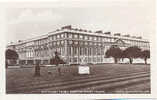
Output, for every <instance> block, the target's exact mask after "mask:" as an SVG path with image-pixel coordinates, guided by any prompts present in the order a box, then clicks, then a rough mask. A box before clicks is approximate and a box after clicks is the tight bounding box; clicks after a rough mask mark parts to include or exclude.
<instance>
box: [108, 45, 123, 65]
mask: <svg viewBox="0 0 157 100" xmlns="http://www.w3.org/2000/svg"><path fill="white" fill-rule="evenodd" d="M121 55H122V50H121V49H120V48H119V47H117V46H111V47H110V49H108V50H107V51H106V57H113V58H114V62H115V63H117V62H118V59H120V58H121Z"/></svg>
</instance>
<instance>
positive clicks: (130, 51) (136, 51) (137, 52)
mask: <svg viewBox="0 0 157 100" xmlns="http://www.w3.org/2000/svg"><path fill="white" fill-rule="evenodd" d="M123 56H124V57H125V58H128V59H129V61H130V64H132V62H133V58H138V57H140V56H141V49H140V48H138V47H137V46H132V47H128V48H126V49H125V50H124V51H123Z"/></svg>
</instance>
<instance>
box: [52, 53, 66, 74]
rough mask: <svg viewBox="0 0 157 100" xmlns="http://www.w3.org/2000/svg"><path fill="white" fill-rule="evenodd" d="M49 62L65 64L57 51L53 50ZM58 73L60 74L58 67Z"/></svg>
mask: <svg viewBox="0 0 157 100" xmlns="http://www.w3.org/2000/svg"><path fill="white" fill-rule="evenodd" d="M50 64H52V65H56V66H58V65H59V64H65V62H64V61H63V60H62V59H61V58H60V57H59V54H58V52H55V57H54V58H52V59H51V60H50ZM58 73H59V75H61V68H60V67H58Z"/></svg>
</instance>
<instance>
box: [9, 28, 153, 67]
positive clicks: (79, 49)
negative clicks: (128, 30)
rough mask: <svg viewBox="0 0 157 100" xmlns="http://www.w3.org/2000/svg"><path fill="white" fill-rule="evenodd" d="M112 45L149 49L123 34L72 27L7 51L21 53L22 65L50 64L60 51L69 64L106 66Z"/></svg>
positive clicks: (143, 41)
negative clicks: (101, 64) (98, 64)
mask: <svg viewBox="0 0 157 100" xmlns="http://www.w3.org/2000/svg"><path fill="white" fill-rule="evenodd" d="M111 46H119V47H120V48H121V49H125V48H127V47H130V46H138V47H139V48H141V49H142V50H146V49H148V50H149V49H150V45H149V41H148V40H145V39H143V38H142V37H136V36H130V35H128V34H127V35H121V34H120V33H115V34H111V32H103V31H101V30H100V31H96V32H92V31H90V30H84V29H77V28H73V27H72V26H71V25H69V26H64V27H61V28H60V29H57V30H56V31H53V32H49V33H48V34H46V35H43V36H39V37H36V38H32V39H28V40H21V41H18V42H17V43H11V44H9V45H8V46H7V49H13V50H15V51H16V52H17V53H18V54H19V61H18V62H17V63H19V64H35V61H36V60H40V63H41V64H49V63H50V59H51V58H52V57H54V52H55V51H57V52H58V53H59V54H60V57H61V58H62V59H63V60H64V61H65V62H66V63H68V64H79V63H81V62H85V63H107V62H108V61H109V59H108V58H105V52H106V51H107V50H108V49H109V48H110V47H111Z"/></svg>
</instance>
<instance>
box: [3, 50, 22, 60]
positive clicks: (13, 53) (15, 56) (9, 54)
mask: <svg viewBox="0 0 157 100" xmlns="http://www.w3.org/2000/svg"><path fill="white" fill-rule="evenodd" d="M18 57H19V55H18V54H17V52H16V51H14V50H11V49H7V50H6V51H5V58H6V59H15V60H17V59H18Z"/></svg>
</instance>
